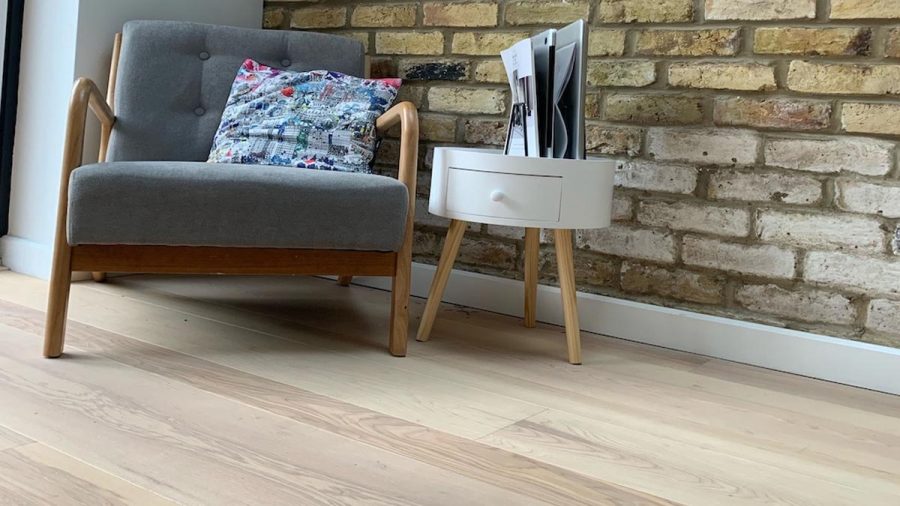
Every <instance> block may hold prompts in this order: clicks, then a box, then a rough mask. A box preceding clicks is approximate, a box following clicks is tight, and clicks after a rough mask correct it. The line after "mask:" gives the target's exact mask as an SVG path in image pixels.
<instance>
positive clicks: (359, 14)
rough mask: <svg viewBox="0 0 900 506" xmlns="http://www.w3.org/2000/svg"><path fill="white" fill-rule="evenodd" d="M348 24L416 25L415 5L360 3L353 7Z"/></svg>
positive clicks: (372, 25)
mask: <svg viewBox="0 0 900 506" xmlns="http://www.w3.org/2000/svg"><path fill="white" fill-rule="evenodd" d="M350 24H351V25H353V26H361V27H403V26H416V5H415V4H391V5H360V6H358V7H356V8H355V9H353V14H351V15H350Z"/></svg>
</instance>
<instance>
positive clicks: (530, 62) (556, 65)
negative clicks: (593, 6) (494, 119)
mask: <svg viewBox="0 0 900 506" xmlns="http://www.w3.org/2000/svg"><path fill="white" fill-rule="evenodd" d="M586 30H587V28H586V25H585V22H584V21H581V20H579V21H576V22H574V23H572V24H571V25H569V26H566V27H565V28H561V29H559V30H547V31H545V32H542V33H539V34H537V35H535V36H534V37H531V38H529V39H525V40H522V41H519V42H518V43H516V44H514V45H513V46H512V47H510V48H509V49H506V50H504V51H503V52H501V53H500V56H501V57H502V58H503V65H504V67H505V68H506V75H507V78H508V79H509V86H510V89H511V91H512V107H511V108H510V114H509V126H508V129H507V134H506V146H505V152H506V154H508V155H518V156H537V157H545V158H573V159H584V158H585V146H584V90H585V51H586V41H587V31H586Z"/></svg>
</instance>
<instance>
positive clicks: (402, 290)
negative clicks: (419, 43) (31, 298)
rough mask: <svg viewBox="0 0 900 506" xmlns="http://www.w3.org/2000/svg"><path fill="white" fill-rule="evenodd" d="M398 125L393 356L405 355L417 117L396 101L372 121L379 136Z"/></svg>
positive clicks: (410, 107)
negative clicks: (400, 223) (402, 221)
mask: <svg viewBox="0 0 900 506" xmlns="http://www.w3.org/2000/svg"><path fill="white" fill-rule="evenodd" d="M397 123H399V124H400V170H399V172H398V174H397V179H399V180H400V182H401V183H403V184H404V185H406V190H407V193H408V198H409V210H408V211H407V213H406V234H405V235H404V239H403V245H402V246H400V251H398V252H397V270H396V272H395V273H394V280H393V285H392V289H391V294H392V295H391V298H392V300H391V302H392V303H391V341H390V350H391V353H392V354H394V355H405V354H406V341H407V337H408V336H407V333H408V326H409V290H410V282H411V277H412V240H413V219H414V218H415V207H416V170H417V164H418V160H419V116H418V114H417V112H416V106H415V105H413V104H412V102H400V103H399V104H397V105H395V106H394V107H391V108H390V109H389V110H388V111H387V112H385V113H384V114H383V115H381V117H379V118H378V120H377V121H376V122H375V127H376V128H377V129H378V132H379V133H380V134H382V135H383V134H384V133H385V132H387V130H388V129H389V128H391V127H392V126H394V125H396V124H397Z"/></svg>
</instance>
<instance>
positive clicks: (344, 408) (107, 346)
mask: <svg viewBox="0 0 900 506" xmlns="http://www.w3.org/2000/svg"><path fill="white" fill-rule="evenodd" d="M40 317H41V315H40V313H39V312H37V311H35V310H31V309H28V308H25V307H21V306H16V305H14V304H10V303H8V302H5V301H4V302H0V324H2V325H6V326H12V327H13V328H15V329H16V331H17V332H25V333H29V334H31V335H33V336H35V337H36V336H37V335H39V330H40ZM67 339H68V345H69V346H74V347H76V348H80V349H83V350H84V351H85V352H87V353H90V354H91V356H94V357H102V358H96V359H95V360H98V361H103V362H107V361H108V359H107V358H112V359H114V361H115V362H116V363H118V362H121V363H123V364H127V365H130V366H132V367H134V368H138V369H142V370H144V371H147V372H150V373H154V375H156V376H157V377H159V378H160V379H161V380H162V378H166V379H167V380H166V382H167V386H168V388H170V389H171V388H175V386H174V385H172V384H170V382H171V381H173V380H176V381H178V382H181V383H184V384H186V385H189V386H190V387H192V388H196V389H199V390H202V391H204V392H207V393H213V394H216V395H217V396H221V397H225V398H227V399H233V400H236V401H240V402H242V403H244V404H246V405H248V406H253V407H255V408H258V409H260V410H262V411H264V412H266V413H268V414H275V415H280V416H281V417H284V418H286V419H289V420H290V421H295V422H300V423H301V424H302V425H304V426H305V425H309V426H312V427H316V428H319V429H322V431H321V433H322V435H319V436H315V437H316V438H318V439H314V438H313V437H312V436H308V437H307V438H305V439H304V440H303V441H302V443H303V444H307V445H308V444H310V443H311V442H315V443H316V445H317V446H320V445H324V446H328V445H331V446H334V445H335V443H334V442H333V441H329V442H328V443H327V444H326V443H325V442H322V441H320V440H321V439H324V438H325V436H324V434H327V433H330V434H335V435H339V436H343V438H344V439H346V441H347V442H348V443H357V442H359V443H365V444H366V445H367V446H369V447H374V448H377V449H380V450H385V451H387V452H390V453H393V454H396V455H398V456H402V457H403V458H411V459H415V460H416V461H418V462H419V463H421V464H423V465H427V466H429V467H434V468H438V469H441V470H446V471H449V472H452V473H454V474H458V475H460V476H458V480H457V481H458V482H459V486H460V487H461V488H463V489H465V490H468V491H469V497H471V496H472V495H471V494H472V490H473V487H472V486H471V484H469V482H470V481H472V480H474V481H476V482H480V483H479V485H480V487H492V488H497V489H499V491H505V493H507V494H522V495H523V496H524V497H521V498H519V499H506V500H500V499H497V500H492V499H489V498H485V499H484V500H485V503H486V504H522V503H523V502H524V501H526V499H525V497H527V498H531V499H534V500H538V501H542V502H544V503H548V504H560V505H569V504H572V505H574V504H591V505H594V504H597V505H599V504H622V503H629V504H670V502H668V501H665V500H662V499H659V498H656V497H653V496H651V495H647V494H642V493H638V492H634V491H632V490H629V489H627V488H624V487H620V486H617V485H613V484H607V483H603V482H601V481H597V480H593V479H588V478H586V477H584V476H582V475H581V474H578V473H575V472H571V471H567V470H563V469H559V468H557V467H555V466H550V465H546V464H542V463H540V462H537V461H534V460H531V459H528V458H526V457H522V456H519V455H516V454H513V453H509V452H505V451H502V450H499V449H496V448H492V447H490V446H488V445H484V444H482V443H478V442H475V441H471V440H468V439H464V438H461V437H458V436H453V435H450V434H446V433H442V432H438V431H435V430H431V429H428V428H426V427H423V426H421V425H416V424H411V423H409V422H405V421H403V420H400V419H396V418H392V417H388V416H385V415H382V414H379V413H376V412H373V411H370V410H367V409H364V408H359V407H357V406H353V405H350V404H347V403H344V402H341V401H337V400H334V399H331V398H328V397H324V396H321V395H317V394H313V393H311V392H307V391H304V390H301V389H298V388H295V387H292V386H289V385H285V384H283V383H278V382H275V381H271V380H268V379H265V378H262V377H259V376H254V375H251V374H247V373H243V372H241V371H238V370H235V369H232V368H228V367H224V366H221V365H218V364H215V363H212V362H208V361H205V360H202V359H198V358H196V357H192V356H189V355H185V354H182V353H177V352H174V351H171V350H167V349H164V348H160V347H157V346H154V345H150V344H147V343H143V342H140V341H137V340H134V339H129V338H125V337H122V336H119V335H117V334H114V333H111V332H108V331H104V330H101V329H96V328H93V327H90V326H87V325H84V324H81V323H79V322H70V324H69V329H68V338H67ZM0 342H2V338H0ZM17 352H18V353H24V352H23V351H22V350H17ZM36 360H39V359H36ZM77 360H79V359H75V360H71V359H69V360H67V359H60V360H58V361H54V362H53V363H56V362H59V363H60V364H65V363H66V362H72V363H75V362H77ZM9 362H10V360H9V359H8V358H4V357H0V371H6V370H7V369H9V368H12V367H15V366H16V364H15V363H12V364H11V363H9ZM45 362H46V361H45ZM56 367H59V366H58V365H57V366H56ZM95 367H96V366H95ZM107 367H109V368H112V367H113V366H111V365H109V366H107ZM29 371H30V372H31V373H33V374H41V373H42V371H41V370H39V369H29ZM114 374H115V375H116V376H117V377H123V378H124V381H125V382H127V383H128V385H119V386H117V388H122V389H124V390H128V387H129V386H130V385H131V382H134V381H137V382H140V381H146V380H145V379H143V378H129V377H125V376H126V375H124V374H123V373H121V372H120V371H114ZM135 375H137V374H135ZM0 379H3V378H2V377H0ZM62 380H63V379H62V378H59V377H53V378H42V377H39V378H36V379H35V378H30V377H26V378H21V379H19V381H16V385H17V386H18V387H19V388H21V389H23V390H25V389H27V387H28V386H29V385H33V384H51V385H54V388H55V389H56V390H54V392H55V393H53V398H54V399H55V400H56V401H57V402H61V401H62V400H63V399H65V398H67V397H70V396H73V395H74V396H75V397H78V396H82V395H84V394H83V393H81V391H80V390H77V389H78V388H79V386H78V385H74V386H70V388H74V389H76V391H75V392H66V393H61V392H58V389H61V388H63V386H62V385H61V384H60V383H62ZM3 383H4V382H3V381H0V392H4V393H6V392H5V391H4V390H6V389H8V383H10V381H7V382H6V383H7V385H4V384H3ZM144 390H145V391H144V393H146V390H147V389H146V388H145V389H144ZM150 391H152V392H153V393H154V394H155V395H160V393H159V391H160V389H159V388H158V387H156V388H152V389H150ZM42 392H43V393H45V394H46V393H47V392H45V391H42V390H40V389H32V390H30V391H27V393H29V394H31V396H33V395H34V394H40V393H42ZM9 395H13V393H9ZM31 396H28V395H19V396H16V397H15V398H14V399H13V402H14V403H16V404H18V405H22V406H25V407H26V409H23V412H25V413H29V412H31V411H32V410H33V409H34V408H32V407H31V402H33V401H31ZM145 402H146V401H145ZM104 403H109V404H114V405H116V406H119V405H122V404H125V403H126V401H125V400H124V399H121V398H117V399H115V400H114V401H112V402H104ZM191 407H192V408H195V409H197V410H199V411H200V413H202V414H200V413H193V414H192V415H190V416H188V415H187V414H185V415H183V416H185V419H187V420H194V419H203V420H207V423H209V421H210V420H217V421H219V417H220V416H221V415H220V414H217V413H210V411H211V410H212V408H211V407H210V405H209V404H208V403H207V404H205V405H203V406H191ZM213 407H215V406H213ZM46 409H49V408H46ZM119 409H121V408H119ZM135 409H138V408H137V407H136V406H134V405H129V410H135ZM182 409H187V408H184V407H183V408H182ZM236 411H237V410H236ZM80 414H82V415H84V414H85V413H80ZM110 414H115V413H114V412H113V413H105V415H106V416H103V417H98V419H97V421H99V420H104V421H105V422H106V423H119V420H118V419H117V418H114V419H113V420H112V421H110V420H108V416H109V415H110ZM26 416H27V415H26ZM231 416H237V415H236V414H233V415H231ZM5 417H6V414H5V413H4V414H0V422H4V421H5V420H6V418H5ZM70 418H71V417H70ZM52 419H54V420H55V419H57V417H56V416H54V417H52ZM154 419H157V417H154ZM157 421H159V420H158V419H157ZM5 423H7V424H8V425H10V426H12V427H16V426H17V425H27V424H28V422H27V421H23V420H21V419H20V420H18V423H17V424H15V423H11V422H9V421H6V422H5ZM185 423H186V422H185ZM255 423H258V422H255ZM142 425H144V424H142ZM137 429H138V428H135V429H134V430H135V431H137ZM142 429H143V430H147V428H146V427H142ZM193 430H199V429H197V428H194V429H193ZM203 430H204V431H210V432H212V433H216V434H229V433H230V431H231V430H234V429H233V428H231V429H228V428H223V427H204V428H203ZM245 430H253V433H254V434H255V433H256V429H245ZM293 430H299V429H297V428H296V427H294V429H293ZM180 431H182V432H183V431H184V430H183V429H180ZM85 432H86V431H85ZM166 432H167V433H169V432H171V431H170V430H167V431H166ZM272 432H276V433H277V432H279V431H277V430H273V431H272ZM263 433H266V431H263ZM107 436H108V437H109V436H110V435H107ZM190 436H191V439H194V438H199V437H200V436H199V435H198V434H197V433H195V432H193V431H191V432H190ZM42 437H48V436H47V434H43V435H42ZM254 437H255V438H256V439H257V440H255V441H254V443H255V446H259V445H260V444H261V441H258V439H259V437H257V436H254ZM36 439H39V440H40V439H41V438H36ZM287 441H291V438H288V439H287ZM281 442H282V443H283V444H284V446H283V447H279V448H278V450H279V451H287V450H288V448H287V446H288V445H287V444H286V441H285V440H284V439H282V441H281ZM202 443H203V444H202V445H199V443H194V444H192V445H190V446H188V447H187V448H185V450H186V452H188V453H186V454H179V455H178V457H179V459H187V458H189V457H191V456H197V455H202V456H205V457H219V456H220V455H219V454H218V453H211V452H209V451H207V449H206V446H208V445H212V442H207V441H202ZM181 444H185V445H186V444H187V442H183V443H181ZM217 444H219V445H221V444H223V443H221V442H218V443H217ZM229 444H230V445H236V444H237V443H236V442H233V441H229ZM298 444H300V443H298ZM267 448H268V446H267ZM274 449H275V447H272V448H271V449H270V450H269V451H274ZM256 451H259V450H256ZM294 451H297V450H294ZM307 451H309V450H307ZM372 451H374V449H373V450H372ZM331 452H336V453H338V454H341V453H343V454H346V455H351V456H353V458H354V459H356V460H361V459H362V458H363V457H364V456H365V454H361V453H360V452H359V451H358V450H357V451H354V450H346V451H344V452H341V451H340V450H335V449H332V450H331ZM253 453H254V450H253V449H251V448H249V447H235V448H229V450H228V455H229V456H230V458H237V457H238V456H239V455H240V456H242V457H241V458H242V459H249V457H247V456H245V455H247V454H250V455H253ZM120 458H121V456H120ZM269 459H271V457H269ZM310 460H311V461H312V462H314V463H315V465H316V467H317V468H319V467H321V466H323V462H325V461H327V454H325V453H319V454H317V455H315V456H314V457H310ZM381 460H385V459H384V457H381ZM213 463H216V462H215V461H213ZM159 465H160V464H159V463H157V464H156V466H159ZM193 465H195V466H201V464H200V463H198V462H194V463H193ZM279 465H280V466H284V465H286V464H284V463H279ZM156 466H153V468H154V469H155V468H156ZM206 466H209V463H207V464H206ZM201 467H202V466H201ZM372 468H374V465H370V466H364V465H362V464H359V470H362V469H368V470H370V471H371V469H372ZM359 470H357V476H356V477H357V478H358V479H360V480H364V481H366V482H367V483H372V484H373V486H375V484H377V486H378V487H389V486H391V484H392V481H394V480H401V481H402V483H405V485H401V483H394V484H393V486H394V487H397V489H400V487H401V486H405V487H416V488H423V489H425V490H429V489H430V490H432V494H433V493H434V492H433V489H434V484H432V483H429V481H430V480H429V479H428V478H429V473H430V472H433V471H427V470H426V471H423V470H418V471H415V470H409V471H408V472H398V471H396V470H391V472H390V473H387V476H366V475H362V474H361V473H359V472H358V471H359ZM221 471H222V470H220V469H216V470H213V469H206V470H204V472H203V473H202V474H203V475H210V474H211V475H215V474H216V472H221ZM264 471H265V472H266V473H269V479H271V478H272V476H271V475H272V474H273V473H274V470H273V469H272V468H271V467H269V466H266V467H265V469H264ZM305 471H306V472H310V470H305ZM195 472H196V471H195ZM391 476H395V477H396V478H394V479H393V480H392V479H391V478H390V477H391ZM410 476H415V478H414V479H412V480H410ZM287 483H290V482H287ZM451 483H452V482H451ZM282 484H283V483H282ZM439 484H442V483H439ZM303 485H305V486H304V487H300V486H299V485H294V486H295V487H297V488H299V489H300V490H306V488H307V487H312V488H313V491H315V483H313V484H307V483H304V484H303ZM448 486H449V485H448ZM279 491H280V492H283V493H288V492H295V491H293V490H290V489H288V488H286V489H285V490H279ZM337 491H339V492H341V491H340V489H337ZM207 492H208V491H207ZM480 492H481V491H480V490H479V495H480V496H481V497H486V496H485V495H484V494H483V493H480ZM342 493H343V494H349V493H350V491H344V492H342ZM359 493H360V492H358V491H357V495H358V494H359ZM442 493H443V494H446V493H447V492H445V491H442ZM253 495H256V494H253ZM260 497H262V496H260ZM420 497H430V496H429V495H428V494H427V493H425V492H424V491H423V490H420ZM315 498H319V497H318V496H316V497H315ZM305 500H306V501H307V502H305V503H304V504H306V503H309V501H310V499H309V498H306V499H305ZM381 500H383V501H385V499H384V497H382V498H381ZM510 501H511V502H510ZM276 502H277V501H276ZM376 502H377V501H376ZM385 502H387V501H385ZM394 502H398V503H399V502H400V501H394ZM425 502H426V503H428V502H429V501H428V500H426V501H425ZM460 502H465V499H463V498H460V497H454V498H453V499H452V500H447V501H446V503H447V504H459V503H460ZM441 503H443V502H441Z"/></svg>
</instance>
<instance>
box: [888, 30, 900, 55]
mask: <svg viewBox="0 0 900 506" xmlns="http://www.w3.org/2000/svg"><path fill="white" fill-rule="evenodd" d="M884 55H885V56H887V57H888V58H900V28H894V29H893V30H891V31H890V32H888V40H887V44H886V45H885V48H884Z"/></svg>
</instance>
